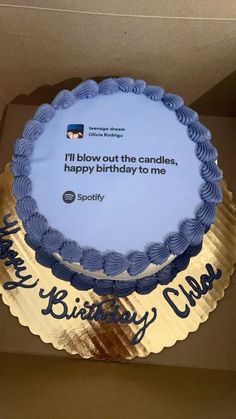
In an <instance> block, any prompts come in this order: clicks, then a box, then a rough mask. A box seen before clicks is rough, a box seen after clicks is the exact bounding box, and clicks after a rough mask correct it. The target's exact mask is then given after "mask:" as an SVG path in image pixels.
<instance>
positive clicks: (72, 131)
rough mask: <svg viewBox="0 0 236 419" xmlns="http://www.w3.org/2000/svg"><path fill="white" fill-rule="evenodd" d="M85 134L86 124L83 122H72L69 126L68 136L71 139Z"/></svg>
mask: <svg viewBox="0 0 236 419" xmlns="http://www.w3.org/2000/svg"><path fill="white" fill-rule="evenodd" d="M83 136H84V125H82V124H70V125H68V126H67V132H66V137H67V138H70V139H71V140H77V139H78V138H80V139H81V138H83Z"/></svg>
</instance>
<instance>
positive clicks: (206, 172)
mask: <svg viewBox="0 0 236 419" xmlns="http://www.w3.org/2000/svg"><path fill="white" fill-rule="evenodd" d="M118 91H122V92H124V93H125V94H127V93H129V92H133V93H135V94H144V95H145V96H147V97H148V98H149V99H150V100H153V101H162V103H163V104H164V105H165V106H166V107H167V108H168V109H169V110H170V111H172V112H175V114H176V117H177V119H178V121H179V122H180V123H181V124H183V125H185V126H186V130H187V133H188V136H189V138H190V140H191V141H193V142H194V143H195V153H196V156H197V158H198V159H199V160H200V162H201V166H200V174H201V177H202V179H203V183H202V186H201V188H200V192H199V193H200V198H201V201H202V203H201V205H200V206H199V207H198V208H197V209H196V212H195V218H192V219H186V220H184V222H183V223H182V224H181V225H180V228H179V231H177V232H176V233H174V234H171V235H169V236H168V237H167V238H166V240H165V241H164V243H154V244H152V245H151V246H149V247H148V249H147V251H146V252H140V251H135V252H132V253H130V254H128V255H122V254H120V253H117V252H110V253H107V254H102V253H101V252H99V251H98V250H96V249H82V248H81V247H80V246H79V244H78V243H76V242H74V241H71V240H68V239H66V238H65V237H64V236H63V235H62V234H61V233H60V232H59V231H57V230H55V229H53V228H51V227H50V226H49V225H48V222H47V220H46V218H45V217H44V216H43V215H42V214H40V213H39V212H38V210H37V204H36V202H35V200H34V199H33V198H32V197H31V192H32V183H31V180H30V178H29V177H28V175H29V173H30V161H29V158H30V156H31V154H32V152H33V148H34V141H37V138H38V137H39V136H40V135H41V134H42V132H43V130H44V128H45V125H46V124H47V122H48V121H50V120H51V119H52V118H53V117H54V115H55V113H56V111H57V110H58V109H65V108H68V107H70V106H72V105H73V104H74V103H75V101H76V100H82V99H90V98H93V97H95V96H96V95H98V94H115V93H116V92H118ZM210 140H211V134H210V131H209V130H208V129H207V128H206V127H204V126H203V125H202V124H201V123H200V122H199V118H198V114H197V113H196V112H195V111H193V110H192V109H190V108H188V107H186V106H184V102H183V99H182V98H181V97H179V96H177V95H175V94H171V93H165V92H164V90H163V88H161V87H159V86H152V85H148V84H146V82H145V81H143V80H133V79H131V78H127V77H121V78H116V79H115V78H107V79H104V80H103V81H101V82H100V83H96V82H95V81H94V80H87V81H84V82H82V83H80V84H79V85H78V86H77V87H76V88H74V89H73V90H72V91H69V90H62V91H61V92H59V93H58V94H57V96H56V97H55V98H54V100H53V101H52V104H51V105H50V104H43V105H41V106H40V107H39V108H38V109H37V110H36V112H35V115H34V117H33V119H31V120H29V121H28V122H27V123H26V125H25V128H24V131H23V136H22V137H21V138H19V139H18V140H17V141H16V144H15V147H14V156H13V159H12V173H13V176H14V182H13V192H14V195H15V197H16V201H17V202H16V210H17V213H18V215H19V217H20V218H21V220H22V221H23V225H24V228H25V230H26V232H27V235H28V237H30V240H31V242H32V241H33V242H35V243H37V246H38V248H39V247H40V248H42V249H43V251H44V252H46V253H47V254H49V255H50V254H52V253H55V252H57V253H59V254H60V255H61V257H62V258H63V259H64V260H67V261H70V262H79V263H80V264H81V265H82V266H83V267H84V268H85V269H87V270H89V271H90V272H91V275H92V272H93V271H97V270H103V272H104V273H105V274H107V275H109V276H115V275H118V274H122V272H124V271H126V270H127V271H128V273H129V274H130V275H131V276H135V275H138V274H140V273H142V272H143V271H144V270H145V269H146V268H147V267H148V266H149V264H150V263H154V264H162V263H164V262H165V261H166V260H167V258H168V257H169V256H170V254H175V255H177V256H179V255H182V254H183V253H184V252H185V251H186V249H188V248H189V247H190V248H191V246H194V247H195V246H198V245H200V243H201V242H202V239H203V235H204V233H205V231H206V229H207V228H209V226H210V225H211V224H212V223H213V222H214V218H215V206H216V204H217V203H219V202H221V199H222V197H221V189H220V185H219V182H220V180H221V178H222V173H221V171H220V169H219V168H218V166H217V165H216V164H215V160H216V158H217V152H216V149H215V148H214V147H213V145H212V144H211V141H210ZM176 259H178V258H176ZM176 259H175V260H176ZM174 262H175V261H173V262H172V263H170V264H169V265H167V266H166V267H165V268H163V269H162V270H161V271H159V272H158V273H157V274H156V275H157V276H158V275H159V277H160V276H162V277H164V278H166V280H168V278H170V277H172V276H173V274H171V270H174V271H175V269H174V266H175V264H174ZM57 266H59V265H57ZM63 269H64V270H65V269H66V268H64V267H63ZM54 270H55V268H54ZM60 272H61V276H63V274H62V268H60ZM71 272H72V271H71ZM64 276H66V275H65V272H64ZM154 277H155V280H156V276H154ZM76 278H77V282H76V281H75V280H73V281H71V283H72V285H74V286H76V284H77V283H78V275H77V277H76ZM89 278H90V277H87V276H84V275H83V281H84V282H85V283H86V281H87V282H88V283H90V284H91V281H92V280H93V281H94V285H91V287H92V286H93V287H94V290H95V291H96V292H97V285H96V286H95V283H96V284H97V283H98V281H99V284H100V285H99V286H100V287H101V283H103V285H104V286H105V288H109V290H110V287H112V288H114V287H116V286H121V287H122V290H123V289H126V290H127V286H128V285H126V286H125V285H124V284H125V283H127V282H128V283H129V287H130V289H131V288H132V287H134V289H135V290H136V291H137V292H140V290H141V289H143V290H145V289H146V285H145V284H146V283H147V281H151V282H152V281H154V282H153V283H155V280H154V279H153V276H152V277H147V278H142V279H140V280H132V279H130V280H129V281H111V280H97V281H96V280H94V279H93V278H90V280H89ZM148 278H152V280H151V279H148ZM81 280H82V279H81V277H80V281H81ZM108 282H109V283H110V282H111V283H112V285H111V284H110V285H109V286H108ZM137 284H139V285H137ZM84 286H86V285H84ZM155 286H156V285H155ZM155 286H154V287H155ZM149 288H150V286H149ZM134 289H133V290H134ZM109 292H110V291H109ZM113 292H114V290H113ZM127 292H128V291H127ZM131 292H132V291H131ZM147 292H150V290H149V291H147ZM98 293H99V292H98Z"/></svg>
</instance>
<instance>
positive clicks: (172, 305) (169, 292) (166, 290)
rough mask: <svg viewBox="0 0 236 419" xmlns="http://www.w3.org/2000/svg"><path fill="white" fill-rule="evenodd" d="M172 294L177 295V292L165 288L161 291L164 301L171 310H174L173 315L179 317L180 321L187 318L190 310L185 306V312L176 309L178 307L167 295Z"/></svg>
mask: <svg viewBox="0 0 236 419" xmlns="http://www.w3.org/2000/svg"><path fill="white" fill-rule="evenodd" d="M171 293H172V294H174V295H176V296H178V295H179V292H178V291H177V290H176V289H174V288H165V289H164V291H163V296H164V298H165V299H166V301H167V302H168V304H169V305H170V306H171V308H172V309H173V310H174V312H175V314H177V316H178V317H181V318H182V319H185V318H186V317H188V315H189V313H190V309H189V307H188V306H187V304H186V305H185V310H183V311H181V310H179V309H178V307H177V306H176V304H175V303H174V302H173V301H172V299H171V298H170V296H169V294H171Z"/></svg>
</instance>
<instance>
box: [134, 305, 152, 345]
mask: <svg viewBox="0 0 236 419" xmlns="http://www.w3.org/2000/svg"><path fill="white" fill-rule="evenodd" d="M151 310H152V312H153V316H152V318H151V319H150V320H149V321H147V320H148V316H149V312H148V311H146V313H145V314H144V315H143V316H142V317H141V318H140V319H139V320H136V319H134V321H133V322H134V324H136V325H139V324H141V323H143V326H142V327H141V329H140V330H139V331H138V332H137V333H136V334H135V335H134V336H133V338H132V340H131V343H132V344H133V345H137V343H139V342H141V340H142V339H143V337H144V335H145V333H146V330H147V328H148V327H149V326H150V324H152V323H153V322H154V321H155V320H156V318H157V309H156V308H155V307H152V309H151ZM136 314H137V313H136Z"/></svg>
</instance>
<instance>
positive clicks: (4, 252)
mask: <svg viewBox="0 0 236 419" xmlns="http://www.w3.org/2000/svg"><path fill="white" fill-rule="evenodd" d="M9 218H10V214H7V215H6V216H4V217H3V226H1V227H0V259H2V260H4V259H6V260H5V262H4V265H5V266H7V267H8V266H13V268H14V270H15V275H16V277H17V278H18V279H19V281H5V282H4V284H3V288H4V289H5V290H7V291H10V290H13V289H15V288H17V287H21V288H33V287H35V286H36V285H37V283H38V279H37V280H36V281H35V282H33V283H28V281H29V279H31V278H32V275H30V274H29V275H22V272H23V271H25V270H26V267H25V266H22V265H24V260H23V259H21V258H20V257H18V252H16V251H15V250H13V249H12V246H13V241H12V240H10V239H8V238H7V236H9V235H13V234H16V233H18V231H19V230H20V227H16V225H17V221H12V222H10V221H9Z"/></svg>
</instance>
